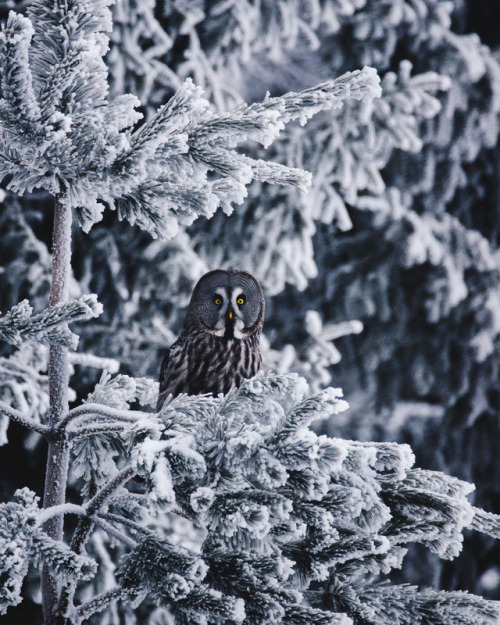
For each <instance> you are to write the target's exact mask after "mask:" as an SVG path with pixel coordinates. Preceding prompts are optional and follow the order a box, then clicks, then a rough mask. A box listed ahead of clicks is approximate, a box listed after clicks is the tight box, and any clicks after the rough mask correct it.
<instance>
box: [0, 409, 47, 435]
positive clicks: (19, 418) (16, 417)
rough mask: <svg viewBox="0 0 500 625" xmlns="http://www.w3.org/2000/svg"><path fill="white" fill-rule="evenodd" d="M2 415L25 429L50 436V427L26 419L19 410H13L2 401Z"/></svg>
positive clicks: (0, 412) (0, 411)
mask: <svg viewBox="0 0 500 625" xmlns="http://www.w3.org/2000/svg"><path fill="white" fill-rule="evenodd" d="M0 414H3V415H5V416H6V417H8V418H9V419H12V420H13V421H16V422H17V423H20V424H21V425H24V427H26V428H28V429H30V430H33V431H35V432H38V433H39V434H44V435H45V434H48V433H49V432H50V430H51V428H50V427H49V426H48V425H43V423H38V422H37V421H35V420H34V419H32V418H31V417H25V416H24V415H23V414H22V413H21V412H19V410H16V409H15V408H12V407H11V406H9V405H8V404H6V403H5V402H3V401H0Z"/></svg>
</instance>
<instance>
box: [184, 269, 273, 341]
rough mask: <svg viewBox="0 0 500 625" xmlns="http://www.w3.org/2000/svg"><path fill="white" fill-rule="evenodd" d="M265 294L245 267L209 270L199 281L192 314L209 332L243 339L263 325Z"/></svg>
mask: <svg viewBox="0 0 500 625" xmlns="http://www.w3.org/2000/svg"><path fill="white" fill-rule="evenodd" d="M263 317H264V295H263V293H262V288H261V286H260V284H259V283H258V282H257V280H256V279H255V278H254V277H253V276H252V275H251V274H249V273H246V272H245V271H231V270H229V271H224V270H221V269H218V270H215V271H211V272H209V273H208V274H205V275H204V276H203V277H202V278H201V279H200V281H199V282H198V284H197V285H196V287H195V289H194V292H193V296H192V298H191V302H190V304H189V309H188V318H189V319H192V321H193V322H195V319H196V323H198V324H201V326H202V327H203V328H204V329H205V331H206V332H208V333H209V334H212V335H215V336H219V337H224V338H225V339H226V340H232V339H238V340H242V339H245V338H247V337H248V336H250V335H251V334H253V333H254V332H255V331H256V330H257V328H262V321H263Z"/></svg>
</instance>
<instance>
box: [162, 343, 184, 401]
mask: <svg viewBox="0 0 500 625" xmlns="http://www.w3.org/2000/svg"><path fill="white" fill-rule="evenodd" d="M183 347H184V346H183V343H182V342H181V341H176V342H175V343H174V344H173V345H172V346H171V347H170V348H169V349H168V351H167V353H166V354H165V356H164V358H163V361H162V363H161V368H160V380H159V381H160V392H159V394H158V402H157V404H156V410H157V411H159V410H161V407H162V406H163V404H164V403H165V400H166V398H167V397H168V395H170V394H172V395H173V396H174V397H175V396H176V395H178V394H179V393H185V392H186V389H187V386H186V385H187V383H188V376H187V372H188V361H187V357H186V353H185V350H184V348H183Z"/></svg>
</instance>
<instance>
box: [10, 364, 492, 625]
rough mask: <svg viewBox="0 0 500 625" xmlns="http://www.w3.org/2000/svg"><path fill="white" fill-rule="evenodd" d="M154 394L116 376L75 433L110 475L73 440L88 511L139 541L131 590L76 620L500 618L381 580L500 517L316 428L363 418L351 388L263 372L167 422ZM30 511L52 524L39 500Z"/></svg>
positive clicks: (131, 561) (450, 597)
mask: <svg viewBox="0 0 500 625" xmlns="http://www.w3.org/2000/svg"><path fill="white" fill-rule="evenodd" d="M144 388H145V387H144V383H142V384H141V382H140V381H137V383H136V386H135V388H134V382H133V380H131V379H126V378H125V377H124V376H117V377H116V378H110V377H109V376H105V377H103V379H102V380H101V382H100V384H99V385H98V387H97V388H96V390H95V391H94V392H93V393H92V395H91V396H90V397H89V398H88V400H87V402H86V403H84V404H82V406H81V407H80V408H77V409H73V411H71V412H70V413H69V416H70V417H71V421H69V424H68V435H69V437H70V438H71V439H72V440H76V441H79V440H80V439H82V438H85V439H87V448H88V449H92V450H93V451H94V453H95V455H96V458H97V457H99V458H100V465H101V470H102V472H101V479H100V481H99V483H98V484H96V482H95V473H92V471H90V472H88V471H85V470H83V469H86V468H87V463H88V458H89V455H88V453H83V454H82V447H81V446H80V445H78V444H74V445H73V453H74V459H73V460H72V463H73V464H74V466H75V467H76V471H77V473H78V475H79V477H80V483H82V484H85V485H86V491H85V490H84V493H85V492H88V487H89V484H94V486H95V487H94V488H93V491H92V494H91V497H90V498H89V497H88V496H86V495H84V499H86V500H87V503H86V504H85V506H84V509H85V510H86V511H87V513H90V511H92V514H93V515H95V517H92V518H93V520H94V522H95V523H96V524H97V525H98V526H99V527H101V528H102V529H104V531H105V532H107V533H108V534H109V536H110V539H111V540H113V541H114V542H118V543H119V544H120V543H121V544H123V545H124V547H125V548H126V555H124V556H123V557H122V560H121V563H120V566H119V569H118V571H117V572H116V575H114V576H112V577H115V579H116V581H115V584H116V585H115V587H113V588H109V587H108V588H104V589H103V592H102V596H100V597H95V598H92V599H89V600H87V601H85V602H83V603H82V604H81V605H78V603H77V604H76V605H75V606H74V607H71V606H66V610H68V614H70V615H71V618H72V619H73V620H74V622H79V621H80V619H81V618H83V617H84V615H85V618H87V617H88V616H90V615H91V614H92V613H94V612H96V611H100V610H102V609H105V608H107V607H109V604H110V603H112V602H115V601H116V600H118V599H122V600H124V601H126V602H131V603H132V605H134V606H135V608H136V609H139V608H138V607H137V606H138V604H139V603H141V602H145V601H146V603H145V606H146V605H150V604H149V603H148V602H151V601H152V602H153V604H156V605H157V606H160V607H161V608H163V609H168V611H169V612H170V613H171V614H173V615H174V616H175V618H176V622H181V623H184V622H193V623H194V622H203V621H204V619H208V621H213V622H227V621H229V622H234V623H241V622H243V621H244V619H247V620H245V622H252V623H263V624H264V623H266V624H268V625H270V624H271V623H285V622H306V621H307V622H310V623H346V624H347V623H350V622H358V619H359V618H361V615H363V618H364V619H365V622H368V623H374V624H375V623H385V622H387V623H391V622H394V618H397V619H400V620H401V622H406V621H404V618H406V617H405V615H406V614H407V613H411V614H412V615H413V616H412V620H411V621H408V622H412V623H414V622H417V623H418V622H423V619H424V617H425V618H428V619H429V620H428V621H427V622H429V623H436V624H438V623H441V622H442V621H441V620H440V619H442V618H443V614H446V613H447V614H449V618H451V619H452V620H453V619H454V618H456V617H457V618H458V616H459V617H460V619H462V622H463V623H470V624H471V625H472V624H473V623H478V622H481V623H494V622H496V619H497V618H498V615H499V613H498V606H496V604H494V603H491V602H490V603H488V602H486V601H484V600H481V599H479V598H477V597H473V596H471V597H469V596H468V595H466V594H460V593H436V592H434V591H423V592H421V593H420V592H417V591H416V589H415V588H412V587H405V586H401V587H393V586H391V585H389V583H388V582H387V581H385V582H382V581H381V580H383V578H384V577H385V576H387V574H388V573H389V572H390V571H391V570H392V569H393V568H395V567H396V568H399V567H400V566H401V564H402V562H403V558H404V555H405V553H406V548H407V546H408V544H409V543H412V542H418V543H421V544H423V545H425V546H426V547H427V548H429V549H430V550H431V551H433V552H435V553H437V554H439V556H440V557H442V558H447V559H450V558H454V557H456V556H457V555H458V553H459V552H460V549H461V545H462V531H463V529H464V528H465V527H468V526H473V527H475V529H478V530H480V531H487V532H492V531H494V532H498V527H499V520H498V517H495V516H494V515H485V514H484V512H483V511H480V510H477V509H475V508H474V507H473V506H472V505H471V504H470V502H469V501H468V499H467V495H468V494H469V493H470V492H471V490H472V488H473V487H472V486H471V485H470V484H466V483H464V482H461V481H459V480H457V479H456V478H451V477H448V476H446V475H444V474H442V473H437V472H432V471H424V470H420V469H415V468H413V467H412V465H413V463H414V457H413V454H412V452H411V450H410V448H409V447H408V446H406V445H397V444H394V443H359V442H355V441H346V440H342V439H335V438H329V437H327V436H325V435H321V436H318V435H317V434H315V433H314V432H313V431H312V430H311V429H310V427H309V426H310V424H311V423H312V422H313V421H316V420H318V419H320V420H325V419H328V418H330V417H332V416H335V415H337V414H338V413H341V412H342V411H344V410H346V409H347V404H346V402H345V401H343V400H342V399H341V398H340V396H341V392H340V391H339V389H332V388H329V389H326V390H324V391H321V392H320V393H318V394H316V395H312V396H310V395H309V390H308V386H307V384H306V382H305V380H303V379H302V378H299V377H297V376H296V375H294V374H288V375H275V374H266V375H263V374H260V375H258V376H257V377H255V378H254V379H252V380H249V381H247V382H245V383H244V384H243V385H242V386H241V387H240V388H239V389H237V390H234V391H232V392H231V393H229V394H228V395H227V396H226V397H220V398H217V399H214V398H212V397H205V396H199V397H187V396H183V395H181V396H179V397H177V398H175V399H172V400H170V401H169V402H167V403H166V404H165V406H164V407H163V408H162V411H161V412H160V413H159V414H154V413H153V414H146V413H140V412H138V411H130V410H128V409H127V406H128V404H129V402H131V401H133V400H134V398H135V397H137V396H139V397H140V398H141V401H143V402H144V401H146V402H147V401H148V396H149V390H148V389H147V390H146V391H144ZM141 389H142V390H141ZM137 394H138V395H137ZM334 418H335V417H334ZM98 426H101V430H98V429H97V428H98ZM104 439H106V440H108V442H109V443H111V444H110V445H108V446H103V445H102V442H103V440H104ZM116 449H120V452H121V453H120V455H119V457H118V455H117V454H116ZM79 467H81V468H82V469H80V468H79ZM110 467H114V468H113V469H111V468H110ZM105 474H106V475H105ZM134 475H135V476H137V478H136V479H135V480H133V481H131V482H129V480H130V478H131V477H133V476H134ZM126 482H129V484H130V486H131V488H130V490H128V488H126V487H124V485H125V484H126ZM132 501H133V504H132V503H131V502H132ZM28 504H29V505H28ZM7 505H13V504H7ZM33 506H35V507H33ZM25 507H26V511H25V512H23V514H25V515H28V512H29V513H30V514H31V515H32V516H33V518H34V519H36V514H37V509H36V502H35V504H34V503H33V502H32V501H31V500H30V501H29V502H27V503H26V504H25ZM75 508H78V506H75ZM72 511H73V510H72V509H71V508H69V509H68V512H72ZM76 511H77V513H80V514H81V512H80V511H79V510H76ZM38 514H41V518H43V514H46V513H42V512H41V511H38ZM177 515H178V516H180V517H183V518H185V519H188V520H189V522H190V523H192V524H193V528H198V531H200V530H201V531H202V532H203V536H204V538H203V541H202V542H200V543H199V545H198V547H197V549H196V550H194V548H193V547H191V548H188V547H186V546H184V545H183V544H182V542H181V543H179V542H178V541H179V539H180V536H181V534H178V533H177V534H173V535H172V534H170V533H169V530H168V525H165V520H167V519H172V517H175V516H177ZM23 518H24V517H23ZM160 520H161V521H160ZM82 523H85V519H84V518H82V521H80V525H79V527H81V526H82ZM148 526H149V527H148ZM492 528H496V529H495V530H492ZM138 532H139V533H138ZM77 535H78V529H77ZM85 536H86V539H87V538H88V533H87V534H85ZM75 557H77V556H75ZM78 557H79V556H78ZM69 566H70V565H69V564H68V567H69ZM65 571H66V569H65ZM25 572H26V571H24V570H23V572H22V573H19V575H24V574H25ZM66 574H67V575H69V573H68V572H66ZM318 584H319V585H318ZM308 587H311V589H310V590H309V591H308V590H307V589H308ZM353 588H356V589H357V590H356V593H352V589H353ZM390 588H393V589H394V594H393V595H392V597H393V598H392V600H391V601H390V602H389V603H388V602H387V597H388V595H389V589H390ZM437 606H440V607H439V608H438V607H437ZM149 611H151V608H149ZM425 615H427V616H425ZM455 615H456V617H455ZM186 619H187V621H186Z"/></svg>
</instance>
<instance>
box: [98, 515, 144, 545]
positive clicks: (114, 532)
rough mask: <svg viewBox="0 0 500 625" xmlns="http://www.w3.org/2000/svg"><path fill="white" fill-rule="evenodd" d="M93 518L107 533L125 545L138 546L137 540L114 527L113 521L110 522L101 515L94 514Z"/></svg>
mask: <svg viewBox="0 0 500 625" xmlns="http://www.w3.org/2000/svg"><path fill="white" fill-rule="evenodd" d="M92 520H93V521H95V523H96V524H97V525H99V526H100V527H102V529H103V530H104V531H105V532H106V534H108V535H109V536H111V537H112V538H114V539H115V540H117V541H119V542H121V543H123V544H124V545H127V547H130V548H131V549H134V547H136V546H137V542H136V541H135V540H134V539H133V538H130V537H129V536H127V535H126V534H124V533H123V532H120V530H118V529H116V527H114V526H113V525H111V523H108V522H107V521H105V520H104V519H102V518H101V517H100V516H94V517H92Z"/></svg>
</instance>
